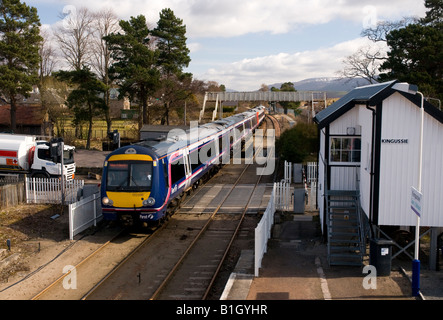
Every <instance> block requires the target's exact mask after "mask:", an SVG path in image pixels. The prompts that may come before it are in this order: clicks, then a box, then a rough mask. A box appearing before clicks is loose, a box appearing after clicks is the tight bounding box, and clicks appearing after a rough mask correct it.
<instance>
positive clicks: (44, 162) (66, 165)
mask: <svg viewBox="0 0 443 320" xmlns="http://www.w3.org/2000/svg"><path fill="white" fill-rule="evenodd" d="M74 150H75V147H73V146H69V145H65V146H64V150H63V175H64V176H65V179H66V180H72V179H74V175H75V162H74ZM33 153H34V155H33V161H32V165H31V170H32V171H33V174H32V175H33V176H35V177H45V178H48V177H52V176H60V172H61V161H60V160H56V161H54V159H53V158H52V156H51V150H50V145H49V142H47V141H44V140H43V141H42V140H40V141H37V142H36V146H35V150H34V152H33Z"/></svg>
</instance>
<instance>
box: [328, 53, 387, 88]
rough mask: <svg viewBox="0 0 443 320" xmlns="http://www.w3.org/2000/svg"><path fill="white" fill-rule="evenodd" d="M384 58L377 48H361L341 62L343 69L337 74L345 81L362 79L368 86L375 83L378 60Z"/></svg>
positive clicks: (378, 65) (379, 63)
mask: <svg viewBox="0 0 443 320" xmlns="http://www.w3.org/2000/svg"><path fill="white" fill-rule="evenodd" d="M384 57H385V55H384V53H383V51H382V50H381V49H380V48H379V47H377V46H368V47H361V48H359V49H358V50H357V52H355V53H353V54H352V55H350V56H347V57H346V59H344V60H343V64H344V69H343V70H341V71H338V72H337V74H338V75H339V76H340V77H342V78H345V79H357V78H363V79H365V80H366V81H368V82H369V83H370V84H373V83H377V80H378V73H379V71H378V70H379V68H380V65H381V62H380V60H381V59H383V58H384Z"/></svg>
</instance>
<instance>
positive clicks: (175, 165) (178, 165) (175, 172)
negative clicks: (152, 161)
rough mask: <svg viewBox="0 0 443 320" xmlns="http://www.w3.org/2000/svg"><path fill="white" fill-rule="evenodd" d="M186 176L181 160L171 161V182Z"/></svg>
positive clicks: (173, 182)
mask: <svg viewBox="0 0 443 320" xmlns="http://www.w3.org/2000/svg"><path fill="white" fill-rule="evenodd" d="M185 177H186V172H185V165H184V164H183V161H180V159H179V160H176V161H174V162H172V163H171V184H175V183H177V182H178V181H180V180H181V179H184V178H185Z"/></svg>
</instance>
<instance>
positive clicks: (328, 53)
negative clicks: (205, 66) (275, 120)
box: [195, 38, 386, 91]
mask: <svg viewBox="0 0 443 320" xmlns="http://www.w3.org/2000/svg"><path fill="white" fill-rule="evenodd" d="M366 45H373V43H372V42H370V41H369V40H367V39H366V38H357V39H354V40H350V41H345V42H342V43H339V44H337V45H334V46H332V47H329V48H320V49H317V50H309V51H302V52H295V53H279V54H275V55H268V56H263V57H256V58H253V59H243V60H241V61H236V62H233V63H228V64H224V65H220V66H217V68H211V69H209V70H208V71H207V72H205V73H203V74H201V75H195V76H196V78H198V79H201V80H213V81H217V82H218V83H220V84H224V85H226V87H228V88H231V89H235V90H242V91H251V90H257V89H259V88H260V85H261V84H262V83H266V84H273V83H277V82H284V81H298V80H303V79H306V78H315V77H334V76H336V72H337V71H339V70H341V69H342V68H343V65H342V62H343V59H344V58H345V57H347V56H349V55H351V54H353V53H354V52H355V51H356V50H357V49H358V48H360V47H362V46H366ZM384 49H386V48H384Z"/></svg>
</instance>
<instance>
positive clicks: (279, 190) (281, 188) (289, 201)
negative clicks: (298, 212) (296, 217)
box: [274, 180, 294, 211]
mask: <svg viewBox="0 0 443 320" xmlns="http://www.w3.org/2000/svg"><path fill="white" fill-rule="evenodd" d="M274 190H275V191H274V192H275V196H274V197H275V198H274V199H275V210H278V211H292V209H293V197H292V196H293V191H294V188H292V187H291V184H290V183H288V182H286V181H284V180H282V181H281V182H275V183H274Z"/></svg>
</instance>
